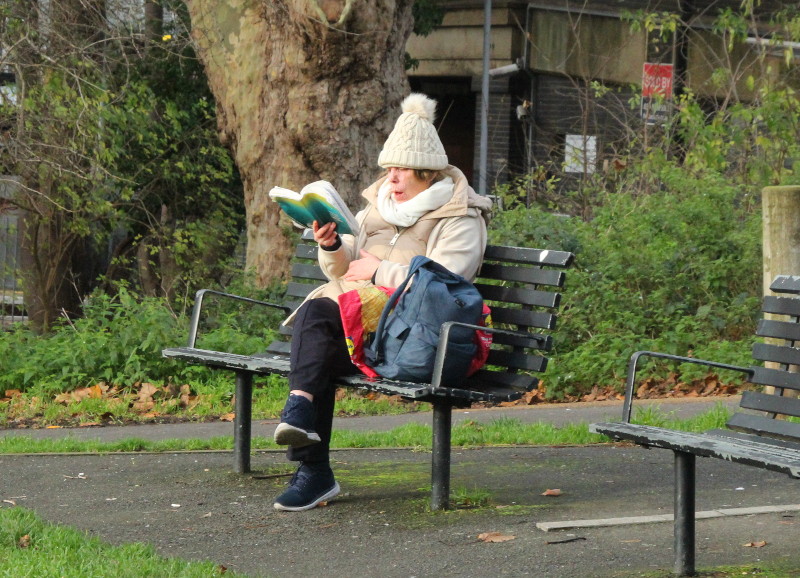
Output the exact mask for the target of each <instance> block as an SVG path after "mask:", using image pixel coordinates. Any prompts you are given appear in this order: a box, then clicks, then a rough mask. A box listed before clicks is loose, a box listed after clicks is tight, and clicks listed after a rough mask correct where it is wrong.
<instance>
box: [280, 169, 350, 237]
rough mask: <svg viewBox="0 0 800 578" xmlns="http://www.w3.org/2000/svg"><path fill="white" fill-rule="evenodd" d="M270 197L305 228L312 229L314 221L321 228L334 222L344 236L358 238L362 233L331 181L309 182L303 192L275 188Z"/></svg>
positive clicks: (337, 230) (301, 190) (337, 229)
mask: <svg viewBox="0 0 800 578" xmlns="http://www.w3.org/2000/svg"><path fill="white" fill-rule="evenodd" d="M269 196H270V198H272V199H273V200H274V201H275V202H277V203H278V204H279V205H280V206H281V209H283V211H284V212H285V213H286V214H287V215H289V217H290V218H291V219H292V220H293V221H294V222H295V223H297V224H298V225H299V226H301V227H311V225H312V223H313V222H314V221H317V222H318V223H319V224H320V226H322V225H324V224H326V223H330V222H331V221H333V222H335V223H336V232H337V233H339V234H340V235H355V234H356V233H357V232H358V223H356V218H355V217H354V216H353V213H351V212H350V209H348V208H347V205H345V204H344V201H343V200H342V197H340V196H339V193H338V192H336V189H334V188H333V185H332V184H330V183H329V182H328V181H316V182H313V183H309V184H307V185H306V186H305V187H303V188H302V189H300V192H299V193H296V192H295V191H292V190H290V189H284V188H283V187H272V190H270V192H269Z"/></svg>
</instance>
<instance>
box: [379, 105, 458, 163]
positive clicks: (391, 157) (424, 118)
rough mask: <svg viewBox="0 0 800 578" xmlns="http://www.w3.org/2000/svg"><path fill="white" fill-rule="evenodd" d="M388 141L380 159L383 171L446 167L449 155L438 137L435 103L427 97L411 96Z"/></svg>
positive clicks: (403, 106) (403, 107)
mask: <svg viewBox="0 0 800 578" xmlns="http://www.w3.org/2000/svg"><path fill="white" fill-rule="evenodd" d="M402 109H403V114H401V115H400V118H398V119H397V122H396V123H395V125H394V130H392V132H391V134H390V135H389V138H387V139H386V143H385V144H384V145H383V150H382V151H381V154H380V155H379V156H378V165H379V166H381V167H383V168H385V169H386V168H389V167H402V168H406V169H432V170H441V169H444V168H446V167H447V153H445V152H444V146H442V141H440V140H439V135H438V134H437V133H436V127H434V126H433V121H434V120H435V118H436V101H435V100H433V99H432V98H429V97H427V96H425V95H424V94H418V93H412V94H409V95H408V96H407V97H406V98H405V100H403V104H402Z"/></svg>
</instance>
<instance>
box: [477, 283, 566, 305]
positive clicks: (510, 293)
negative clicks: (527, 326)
mask: <svg viewBox="0 0 800 578" xmlns="http://www.w3.org/2000/svg"><path fill="white" fill-rule="evenodd" d="M474 285H475V288H476V289H477V290H478V292H479V293H480V294H481V297H483V299H484V300H485V301H505V302H508V303H519V304H521V305H532V306H534V307H558V306H559V304H560V303H561V293H551V292H548V291H537V290H534V289H523V288H516V287H501V286H500V285H486V284H485V283H480V282H476V283H474Z"/></svg>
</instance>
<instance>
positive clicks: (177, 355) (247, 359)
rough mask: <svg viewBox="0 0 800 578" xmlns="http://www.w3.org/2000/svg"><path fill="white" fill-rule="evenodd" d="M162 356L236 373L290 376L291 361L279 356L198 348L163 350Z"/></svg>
mask: <svg viewBox="0 0 800 578" xmlns="http://www.w3.org/2000/svg"><path fill="white" fill-rule="evenodd" d="M161 354H162V355H163V356H164V357H169V358H172V359H181V360H184V361H189V362H192V363H198V362H201V363H203V364H205V365H209V366H212V367H219V368H223V369H231V370H234V371H240V370H246V371H250V372H252V373H258V374H268V373H275V374H278V375H288V374H289V359H288V358H287V357H283V356H277V355H275V356H273V355H268V356H256V355H239V354H236V353H223V352H220V351H209V350H207V349H198V348H196V347H170V348H168V349H164V350H162V352H161Z"/></svg>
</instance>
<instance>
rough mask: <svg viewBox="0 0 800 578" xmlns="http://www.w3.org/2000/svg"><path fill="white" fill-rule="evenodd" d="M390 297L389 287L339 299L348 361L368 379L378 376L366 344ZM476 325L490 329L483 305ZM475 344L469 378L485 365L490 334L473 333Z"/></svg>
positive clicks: (374, 287)
mask: <svg viewBox="0 0 800 578" xmlns="http://www.w3.org/2000/svg"><path fill="white" fill-rule="evenodd" d="M392 293H394V289H391V288H389V287H376V286H371V287H364V288H363V289H354V290H353V291H348V292H347V293H343V294H342V295H339V311H340V312H341V316H342V325H343V326H344V336H345V340H346V341H347V350H348V351H349V352H350V360H351V361H352V362H353V365H355V366H356V367H358V368H359V369H360V370H361V371H362V372H363V373H364V375H366V376H368V377H378V374H377V373H376V372H375V371H373V370H372V368H371V367H369V366H368V365H367V363H366V359H365V357H364V345H366V344H368V343H369V339H370V336H371V334H372V333H374V332H375V330H376V329H377V328H378V320H379V319H380V316H381V311H383V306H384V305H385V304H386V301H387V300H388V299H389V296H390V295H391V294H392ZM479 325H483V326H484V327H491V326H492V317H491V311H490V309H489V307H488V306H487V305H486V304H485V303H484V304H483V313H482V315H481V319H480V321H479ZM365 342H366V343H365ZM475 344H476V345H477V348H476V351H475V355H474V357H473V358H472V362H471V363H470V366H469V369H468V370H467V375H468V376H469V375H472V374H473V373H475V372H476V371H478V370H479V369H480V368H481V367H483V366H484V364H485V363H486V359H487V357H488V356H489V348H490V347H491V345H492V334H491V333H488V332H486V331H476V332H475Z"/></svg>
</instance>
